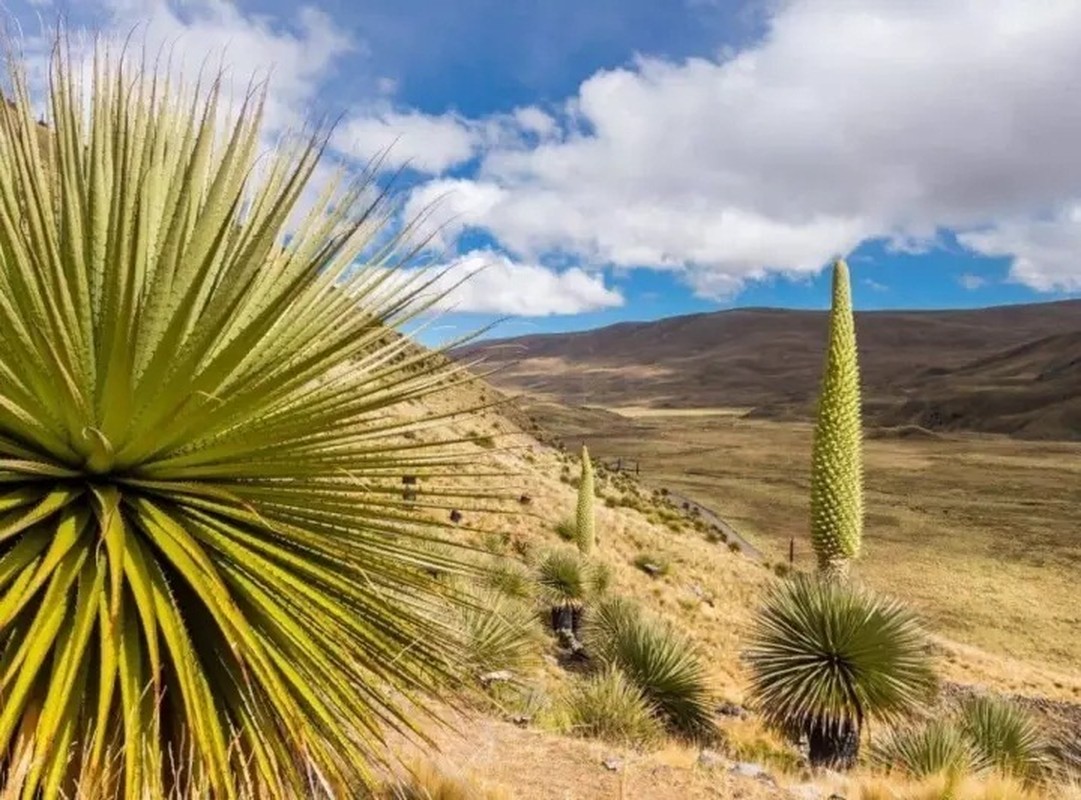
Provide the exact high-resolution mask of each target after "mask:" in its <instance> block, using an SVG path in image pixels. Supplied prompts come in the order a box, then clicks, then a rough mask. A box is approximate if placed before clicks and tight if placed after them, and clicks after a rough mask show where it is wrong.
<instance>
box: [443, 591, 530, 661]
mask: <svg viewBox="0 0 1081 800" xmlns="http://www.w3.org/2000/svg"><path fill="white" fill-rule="evenodd" d="M458 621H459V622H458V625H459V629H460V632H461V637H462V650H463V654H464V666H465V668H466V670H467V671H468V672H469V674H471V675H473V676H474V677H477V676H479V675H482V674H484V673H486V672H495V671H497V670H510V671H514V672H517V671H521V670H524V669H527V668H529V667H533V666H535V665H536V664H537V663H538V661H539V655H540V654H539V647H538V638H537V633H538V631H537V627H536V617H535V616H534V614H533V610H532V609H531V608H530V607H529V606H527V605H525V604H524V603H522V602H521V601H519V600H516V599H514V598H510V597H507V596H506V595H504V594H500V593H498V592H493V591H483V592H478V593H475V594H472V595H470V597H469V605H465V606H462V607H461V609H460V610H459V611H458Z"/></svg>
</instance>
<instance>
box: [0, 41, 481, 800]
mask: <svg viewBox="0 0 1081 800" xmlns="http://www.w3.org/2000/svg"><path fill="white" fill-rule="evenodd" d="M63 52H64V48H63V47H60V48H58V49H57V55H56V56H55V57H54V58H53V60H52V64H51V71H50V82H49V87H48V92H47V97H46V101H47V110H48V120H47V123H48V124H47V127H46V128H43V127H42V126H40V125H38V124H37V123H36V121H35V117H34V114H33V112H32V108H31V99H30V96H29V92H28V90H27V84H26V81H25V78H24V72H23V70H22V68H21V66H20V64H19V63H18V61H17V60H16V59H13V60H12V63H11V65H10V66H11V68H10V85H9V86H8V92H9V93H10V96H11V98H12V101H13V102H12V104H11V105H9V107H8V108H7V109H6V111H5V113H3V114H0V513H2V516H0V696H2V698H3V704H2V707H0V781H2V782H3V784H4V786H3V787H2V788H3V790H5V791H16V790H17V789H18V787H17V786H15V783H16V782H18V783H19V784H21V785H22V786H23V794H22V795H20V796H22V797H31V796H35V797H36V796H39V795H38V794H36V793H35V792H40V796H44V797H56V796H58V794H59V793H61V792H67V793H68V794H69V796H70V794H71V793H72V792H73V791H74V789H73V787H76V786H78V787H81V788H80V789H79V791H80V792H83V793H84V794H85V793H86V792H87V791H90V789H92V790H93V795H95V796H103V797H120V796H123V797H131V798H134V797H163V796H166V795H168V794H169V793H170V792H172V791H175V788H176V786H178V785H181V784H183V785H187V786H195V787H202V789H200V790H199V791H198V794H199V796H204V797H206V796H213V797H217V798H229V797H235V796H237V795H238V794H242V793H247V794H254V795H256V796H261V797H266V796H269V797H290V796H291V797H300V796H312V794H313V793H314V792H316V791H317V789H318V790H319V791H324V792H329V793H334V794H335V795H337V796H355V794H356V792H357V787H358V785H360V784H361V783H363V782H365V781H366V780H367V779H368V777H369V768H370V766H371V765H372V764H373V762H374V761H375V760H376V759H377V758H378V754H379V752H380V751H381V742H382V739H383V732H384V731H385V730H387V729H389V728H394V729H399V730H402V731H411V730H417V729H419V720H418V718H417V714H418V713H420V712H418V711H417V708H418V707H419V706H418V705H416V704H414V701H415V700H421V699H423V698H425V697H427V696H428V692H429V691H430V690H432V689H436V688H439V687H441V686H446V685H447V681H448V680H449V679H451V678H452V677H453V675H454V671H453V666H454V663H455V661H456V658H457V651H456V649H455V648H456V642H457V641H458V637H456V635H455V633H454V631H453V630H451V629H449V628H448V627H447V626H445V624H444V623H442V622H440V620H445V619H446V614H445V613H443V612H444V611H445V608H446V606H447V603H448V602H451V603H453V602H458V598H456V597H453V596H450V595H449V592H450V591H451V590H450V589H449V588H447V583H446V582H439V581H438V579H437V578H434V577H431V576H430V575H429V571H428V570H426V569H425V565H426V563H427V560H429V558H428V556H426V555H425V553H426V552H430V548H428V549H427V550H426V549H425V548H424V547H422V546H421V545H423V544H424V543H425V542H426V541H427V540H430V539H432V538H435V537H439V536H441V535H442V531H441V529H440V526H439V525H438V524H437V523H435V522H426V521H425V519H426V517H425V515H424V514H423V513H417V512H414V511H412V510H408V509H406V508H405V507H403V505H402V502H401V499H400V496H396V493H398V492H400V486H399V487H397V488H395V487H394V485H393V484H394V483H395V482H400V481H401V476H402V474H403V473H404V472H409V473H415V474H423V475H426V476H430V478H431V481H432V482H433V485H438V486H442V487H443V488H442V489H440V490H439V491H437V492H436V494H437V500H439V499H442V500H443V501H444V502H446V503H450V502H452V501H451V500H449V499H447V498H450V497H453V496H455V492H456V491H458V492H459V493H464V490H465V487H464V486H462V484H461V482H459V483H457V484H455V483H454V482H453V481H454V480H455V478H460V477H461V476H468V474H469V469H468V464H467V462H462V460H461V459H462V456H460V455H458V454H457V451H456V450H454V449H453V448H452V447H450V446H449V445H445V444H444V445H437V444H431V443H429V444H426V443H425V442H430V441H431V437H430V436H427V435H425V436H421V437H407V436H404V435H403V434H404V433H405V432H406V431H407V428H408V426H409V425H413V424H415V423H408V422H403V421H402V420H401V418H400V417H398V416H396V415H395V413H394V412H395V410H396V409H398V408H400V407H402V406H403V405H404V404H406V403H408V402H409V401H415V400H418V399H421V398H424V397H425V396H426V395H429V394H431V393H432V392H434V391H436V390H438V389H439V388H440V387H443V388H445V387H447V386H448V385H450V384H453V383H454V382H455V381H456V380H458V379H459V378H460V377H461V376H460V373H456V372H452V371H450V368H448V367H439V366H437V360H434V359H432V358H429V357H428V356H427V354H425V353H423V352H420V351H419V350H416V349H415V348H413V346H412V345H411V344H410V343H409V341H408V340H407V339H406V338H404V337H401V336H398V335H396V334H394V333H393V332H392V331H393V329H394V327H395V326H397V325H399V324H401V323H403V322H405V321H407V320H409V319H411V318H413V315H415V314H417V313H419V312H420V311H422V310H423V309H424V308H425V304H426V303H427V302H429V301H428V300H422V298H423V297H427V296H428V294H429V293H428V292H426V291H425V286H422V285H420V284H419V283H417V282H416V280H412V281H410V280H408V279H406V278H403V277H402V276H403V275H405V274H406V273H400V272H396V271H395V270H394V269H393V267H394V266H395V265H396V264H397V263H398V262H399V254H400V253H401V252H402V248H401V247H400V242H398V241H395V240H393V239H394V237H387V236H385V235H380V236H379V238H377V234H380V232H381V231H382V230H384V226H383V223H384V222H386V220H387V219H388V216H389V214H390V207H389V206H388V205H387V204H386V201H385V198H383V197H381V196H379V195H377V194H373V192H372V189H371V185H370V182H369V181H367V179H364V180H360V181H358V182H351V181H348V182H347V181H344V180H339V181H338V182H337V183H335V184H332V185H330V186H329V187H328V188H326V190H325V191H323V192H322V193H321V194H320V195H319V197H318V200H317V201H316V202H315V203H314V205H313V206H312V208H311V210H310V211H309V212H308V213H306V215H304V214H300V212H299V211H298V201H300V199H301V197H302V193H303V192H304V190H305V187H306V186H308V184H309V180H310V179H311V178H312V175H313V170H314V169H315V167H316V165H317V163H318V161H319V159H320V157H321V154H322V150H323V146H324V144H325V141H326V132H325V131H324V132H323V133H322V134H316V135H313V136H311V137H308V138H303V139H300V140H296V139H288V140H285V141H284V142H283V144H281V145H280V146H279V147H277V148H276V149H273V150H272V151H271V152H270V153H269V154H267V153H260V150H261V148H262V145H261V143H260V118H261V109H262V104H263V93H262V92H261V91H252V92H250V93H249V94H248V95H247V96H246V97H243V98H242V99H241V100H239V101H238V106H239V109H238V111H237V112H236V113H234V114H231V115H230V113H228V112H229V110H228V109H224V108H223V106H224V105H225V104H224V102H223V100H222V92H220V91H219V84H218V82H217V81H213V80H212V81H208V82H207V83H208V84H212V85H209V86H206V87H204V90H202V91H200V90H199V88H198V87H196V88H195V89H194V90H189V89H187V88H185V87H184V86H182V85H179V84H178V83H176V82H173V81H172V80H171V79H170V77H169V75H168V74H166V73H165V72H157V71H155V70H147V69H144V68H142V67H141V66H140V67H138V68H135V69H132V68H129V67H126V66H125V65H124V63H123V60H122V59H118V58H115V57H110V56H109V54H108V53H107V52H105V51H104V50H103V49H102V48H98V49H97V50H96V52H95V53H94V57H93V59H92V60H91V61H90V62H89V63H90V66H89V67H88V68H87V69H86V70H85V72H83V71H80V70H81V68H80V69H76V68H75V66H73V65H74V64H76V63H80V64H81V62H75V61H73V60H72V59H71V58H70V57H69V56H65V55H63ZM79 76H81V77H79ZM300 211H303V209H300ZM294 214H298V215H299V216H303V221H302V222H301V223H300V224H299V225H298V226H296V227H295V228H293V227H292V226H291V225H290V223H289V221H290V218H291V215H294ZM406 255H408V254H406ZM360 256H363V257H364V259H365V260H364V266H358V257H360ZM411 274H418V275H419V274H421V273H419V272H418V273H411ZM444 438H446V437H444ZM440 476H441V477H442V478H445V479H446V480H441V481H436V479H437V478H440ZM426 480H427V479H426ZM455 485H457V486H458V489H457V490H455V488H454V486H455ZM470 496H471V497H477V496H478V495H477V493H476V492H470ZM436 504H437V505H438V502H437V503H436ZM444 558H445V559H446V560H449V565H450V566H451V567H454V566H457V565H458V562H457V558H456V557H455V556H454V555H453V551H451V555H450V556H445V557H444ZM444 566H447V564H444ZM88 787H89V789H88ZM320 787H321V788H320ZM5 796H6V794H5ZM80 796H83V795H80Z"/></svg>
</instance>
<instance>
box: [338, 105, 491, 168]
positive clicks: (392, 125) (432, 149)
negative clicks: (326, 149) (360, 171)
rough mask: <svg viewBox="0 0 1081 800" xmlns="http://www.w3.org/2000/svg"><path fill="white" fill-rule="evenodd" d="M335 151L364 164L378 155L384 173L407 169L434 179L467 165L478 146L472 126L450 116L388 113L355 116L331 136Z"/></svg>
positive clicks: (479, 138) (476, 132)
mask: <svg viewBox="0 0 1081 800" xmlns="http://www.w3.org/2000/svg"><path fill="white" fill-rule="evenodd" d="M335 136H336V139H335V143H336V146H337V148H338V149H339V150H341V151H343V152H345V153H348V154H350V155H352V156H355V157H357V158H360V159H362V160H365V161H366V160H367V159H370V158H373V157H375V156H377V155H382V157H383V164H384V166H385V167H386V168H388V169H396V168H397V167H401V166H404V165H406V164H408V165H409V167H411V168H412V169H415V170H417V171H418V172H424V173H428V174H431V175H438V174H440V173H442V172H444V171H446V170H448V169H450V168H451V167H454V166H456V165H458V164H461V163H462V162H463V161H468V160H469V159H470V158H472V157H473V155H474V154H475V152H476V150H477V147H478V146H479V145H480V142H481V137H480V134H479V133H478V131H477V130H476V128H475V126H473V125H471V124H469V123H468V122H466V121H465V120H462V119H461V118H459V117H457V116H456V115H454V114H441V115H438V116H433V115H428V114H421V113H419V112H415V111H413V112H405V113H398V112H388V113H384V114H371V115H364V116H356V117H353V118H351V119H349V120H347V121H346V122H345V123H344V124H342V126H341V127H340V128H339V129H338V131H337V133H336V134H335Z"/></svg>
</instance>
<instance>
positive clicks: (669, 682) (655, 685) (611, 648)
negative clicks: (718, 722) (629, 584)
mask: <svg viewBox="0 0 1081 800" xmlns="http://www.w3.org/2000/svg"><path fill="white" fill-rule="evenodd" d="M585 637H586V642H587V649H588V650H589V652H590V654H591V655H594V656H595V657H596V658H597V659H598V661H600V662H601V663H603V664H608V665H610V666H614V667H616V668H618V669H620V670H621V671H622V672H623V673H624V674H625V675H626V676H627V678H628V679H629V680H630V682H631V683H632V684H634V685H635V686H637V687H638V689H639V690H640V691H641V692H642V695H643V696H644V697H645V698H646V700H648V701H649V703H650V705H652V706H653V707H654V708H655V709H656V713H657V714H658V716H659V717H660V718H661V719H662V720H663V721H664V722H665V723H666V725H667V726H668V727H669V728H670V729H672V730H673V731H676V732H677V733H680V734H683V735H686V736H691V737H703V738H708V737H709V736H711V735H712V734H713V733H714V725H713V721H712V706H711V700H712V698H713V693H712V691H711V690H710V683H709V676H708V674H707V672H706V669H705V665H704V663H703V662H702V659H701V656H700V654H699V652H698V649H697V648H696V647H695V645H694V642H692V641H691V640H690V639H688V638H687V637H686V636H684V635H683V634H682V633H681V632H679V631H678V630H676V629H675V628H674V627H672V626H671V625H669V624H666V623H664V622H662V621H661V620H658V619H654V618H648V617H645V616H643V614H642V613H641V611H640V610H639V608H638V607H637V606H636V605H635V604H634V603H632V602H630V601H627V600H625V599H623V598H611V599H609V600H606V601H604V602H602V603H600V604H598V606H597V608H596V609H595V610H594V612H593V614H592V615H591V617H590V619H589V620H588V621H587V625H586V633H585Z"/></svg>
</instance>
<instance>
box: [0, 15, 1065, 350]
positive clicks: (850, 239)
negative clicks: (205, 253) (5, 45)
mask: <svg viewBox="0 0 1081 800" xmlns="http://www.w3.org/2000/svg"><path fill="white" fill-rule="evenodd" d="M977 6H979V4H973V3H970V2H965V1H964V0H956V1H955V0H939V2H936V3H929V4H922V3H920V4H915V3H913V4H904V3H896V2H892V1H891V0H864V1H863V2H859V3H853V2H850V0H751V2H734V1H731V2H726V0H591V1H588V2H583V1H581V0H547V2H525V1H524V0H520V1H518V2H506V0H503V1H502V2H500V1H497V0H456V2H451V3H446V2H437V1H436V0H310V2H306V3H292V2H285V1H284V0H238V2H235V3H234V2H226V0H175V2H174V1H172V0H79V1H78V2H76V1H75V0H34V1H33V2H28V0H8V1H7V3H6V6H5V7H6V9H7V14H8V19H9V20H15V21H17V22H18V23H20V24H21V25H22V27H23V30H24V31H25V32H27V34H28V35H31V36H33V35H35V33H37V32H38V31H39V30H40V27H39V25H38V23H37V22H36V19H37V18H38V16H39V15H40V17H41V18H43V19H45V20H46V21H47V22H48V21H51V20H53V19H55V18H56V15H57V13H58V12H61V13H63V14H65V15H66V16H67V18H68V19H69V20H70V22H71V23H72V24H74V25H76V26H78V25H91V26H93V27H94V28H96V29H98V30H104V31H106V32H112V33H124V32H126V31H127V30H129V29H130V28H131V27H132V26H134V25H139V26H140V27H139V30H141V31H143V34H144V35H145V36H146V38H147V39H148V40H149V41H150V42H151V43H153V42H160V41H175V42H177V46H178V49H180V50H181V51H182V52H183V55H184V57H185V59H186V60H187V61H190V62H194V63H197V62H198V61H199V60H201V58H202V57H203V56H204V55H205V54H206V53H207V52H215V53H216V52H220V51H221V49H222V48H225V49H226V53H227V55H226V59H227V61H229V62H230V63H232V64H233V66H234V68H235V70H236V72H237V74H246V73H248V72H251V71H255V70H262V69H266V68H268V67H269V68H272V69H273V78H272V84H271V86H272V89H271V103H270V107H269V110H268V119H267V124H268V133H270V134H272V133H273V132H274V131H275V130H277V129H281V128H286V127H289V126H291V125H296V124H299V123H300V122H302V121H303V120H304V119H305V118H307V117H310V116H311V115H313V114H315V113H320V112H325V113H330V114H341V115H342V123H341V126H340V128H339V132H338V135H337V136H336V138H335V140H334V157H335V158H337V159H340V160H343V161H344V162H345V163H347V164H361V163H363V162H364V161H365V160H366V159H367V158H368V157H370V156H371V155H372V154H373V153H374V152H377V151H379V150H381V149H382V148H385V147H387V146H388V145H391V144H392V143H393V145H394V146H393V148H392V149H391V151H390V156H389V157H388V160H387V163H388V167H398V166H400V165H401V164H402V163H404V162H405V161H407V160H408V162H409V164H410V165H411V168H407V169H406V172H405V174H404V176H403V179H402V181H401V183H400V184H399V188H400V190H401V192H402V195H401V198H402V201H403V214H404V215H406V216H409V215H412V214H416V213H418V212H420V211H421V210H422V209H425V208H426V207H427V206H428V204H429V203H430V202H431V201H433V200H435V199H436V198H439V203H438V205H437V207H436V208H435V211H434V212H433V216H432V222H433V224H435V223H439V224H442V225H443V227H442V228H441V232H440V234H439V235H438V236H436V238H435V240H434V241H435V245H436V247H434V248H433V249H432V250H431V251H430V252H429V253H428V254H426V258H425V261H424V264H425V265H426V267H427V268H442V267H445V266H448V265H449V266H450V267H451V268H452V270H451V274H455V275H456V274H460V273H462V272H471V271H473V270H474V269H475V268H477V267H480V266H483V267H485V269H484V271H482V272H481V273H479V275H477V276H476V277H474V278H473V279H472V280H471V281H469V282H467V285H466V288H464V289H462V290H461V291H458V292H456V293H455V294H454V295H453V296H451V297H450V298H448V301H447V303H448V318H447V319H446V320H445V324H444V325H443V326H442V327H441V328H440V331H443V332H452V331H460V330H463V329H465V328H468V327H472V326H475V325H479V324H482V323H484V322H486V321H488V320H490V319H493V318H495V317H500V318H503V317H506V318H507V321H506V322H504V323H503V324H501V326H500V327H499V328H497V329H496V331H495V333H496V334H502V335H514V334H517V333H524V332H533V331H556V330H569V329H581V328H588V327H593V326H596V325H600V324H608V323H611V322H616V321H619V320H624V319H649V318H657V317H661V316H667V315H672V314H680V313H689V312H697V311H707V310H713V309H718V308H729V307H734V306H748V305H750V306H783V307H799V308H816V307H817V308H820V307H824V305H825V303H826V301H827V296H828V292H827V291H826V283H825V277H824V272H823V268H824V267H825V266H826V265H827V264H828V263H829V261H830V260H831V259H832V258H833V257H835V256H838V255H844V256H847V257H848V259H849V263H850V265H851V267H852V270H853V277H854V291H855V299H856V303H857V305H858V307H860V308H864V309H874V308H944V307H974V306H983V305H992V304H1000V303H1016V302H1032V301H1043V300H1055V299H1062V298H1066V297H1077V296H1079V294H1081V261H1079V260H1078V259H1077V258H1076V254H1077V252H1078V250H1079V249H1081V158H1079V157H1078V155H1077V142H1078V141H1081V104H1078V103H1077V102H1076V92H1075V85H1076V75H1078V74H1081V48H1078V47H1077V46H1076V43H1077V42H1078V41H1081V4H1079V3H1077V2H1075V0H1047V1H1046V2H1041V3H1036V4H1034V3H1031V2H1026V0H1014V2H1000V3H996V4H994V6H993V7H991V6H982V7H979V8H977ZM422 268H424V267H422ZM439 335H444V334H429V337H432V336H439Z"/></svg>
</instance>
